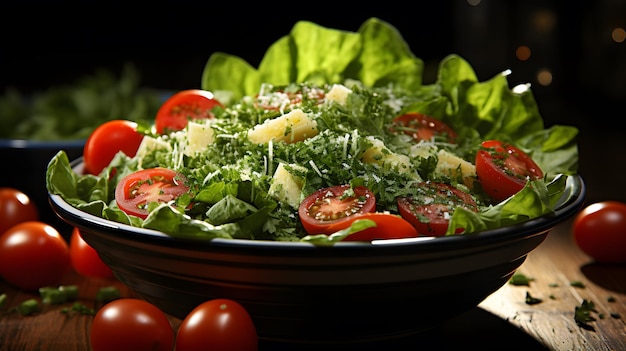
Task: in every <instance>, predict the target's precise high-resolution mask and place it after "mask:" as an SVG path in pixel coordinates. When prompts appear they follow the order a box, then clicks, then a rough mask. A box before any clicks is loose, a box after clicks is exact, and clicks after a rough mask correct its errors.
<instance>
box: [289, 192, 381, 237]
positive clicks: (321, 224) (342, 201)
mask: <svg viewBox="0 0 626 351" xmlns="http://www.w3.org/2000/svg"><path fill="white" fill-rule="evenodd" d="M375 210H376V197H375V196H374V193H372V191H371V190H369V189H368V188H366V187H364V186H358V187H355V188H352V187H351V186H350V185H335V186H331V187H328V188H323V189H319V190H318V191H316V192H314V193H313V194H311V195H309V196H308V197H307V198H306V199H304V201H302V203H301V204H300V208H299V209H298V215H299V216H300V222H302V226H303V227H304V230H306V232H307V233H309V234H329V232H328V228H329V227H330V226H331V225H334V224H336V223H339V222H344V221H347V220H348V218H349V217H350V216H353V215H355V214H358V213H367V212H374V211H375Z"/></svg>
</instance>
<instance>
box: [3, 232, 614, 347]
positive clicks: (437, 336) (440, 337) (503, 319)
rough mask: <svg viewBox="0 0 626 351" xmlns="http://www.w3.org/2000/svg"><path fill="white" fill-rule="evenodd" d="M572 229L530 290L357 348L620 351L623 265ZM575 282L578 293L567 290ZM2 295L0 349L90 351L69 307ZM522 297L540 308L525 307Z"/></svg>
mask: <svg viewBox="0 0 626 351" xmlns="http://www.w3.org/2000/svg"><path fill="white" fill-rule="evenodd" d="M570 228H571V220H570V221H569V222H565V223H563V224H561V225H559V226H557V227H556V228H555V229H553V230H552V231H551V233H550V234H549V236H548V238H547V239H546V241H545V242H543V243H542V244H541V245H540V246H539V247H538V248H537V249H535V250H534V251H533V252H531V253H530V254H529V255H528V258H527V260H526V262H525V263H524V264H523V265H522V266H521V267H520V268H519V269H518V271H517V272H518V273H521V274H524V275H525V276H527V277H529V278H531V279H533V280H532V281H531V282H530V285H529V286H523V285H512V284H506V285H505V286H503V287H502V288H501V289H499V290H498V291H497V292H495V293H494V294H492V295H491V296H489V297H488V298H487V299H485V300H484V301H483V302H482V303H481V304H480V305H479V306H478V307H476V308H474V309H472V310H470V311H467V312H465V313H463V314H461V315H459V316H457V317H455V318H454V319H452V320H450V321H449V322H446V323H445V324H444V325H442V326H441V327H438V328H435V329H433V330H432V331H431V332H429V333H425V334H424V335H416V336H415V337H411V338H410V339H406V340H398V341H394V342H391V343H387V344H385V345H372V346H371V347H369V346H367V347H366V346H363V345H360V346H359V347H356V348H355V349H358V350H363V349H377V350H380V349H387V350H398V349H400V350H402V349H409V350H418V349H424V350H431V349H437V350H463V349H480V350H525V351H528V350H607V351H609V350H616V351H617V350H626V265H600V264H596V263H594V262H593V261H592V260H591V259H590V258H589V257H587V256H586V255H585V254H583V253H582V252H581V251H580V250H579V249H578V248H577V247H576V246H575V245H574V243H573V241H572V239H571V236H570ZM573 282H580V283H582V284H584V287H575V286H571V283H573ZM62 284H76V285H78V286H79V289H80V300H79V301H81V302H83V303H84V304H85V305H87V306H94V304H95V300H94V298H95V296H96V293H97V291H98V289H100V288H101V287H105V286H111V285H114V286H117V287H119V288H120V289H121V290H120V291H121V292H122V296H132V293H131V292H129V291H128V290H127V289H126V288H125V287H124V286H123V285H122V284H121V283H119V282H118V281H115V280H102V279H85V278H82V277H80V276H78V275H77V274H74V273H72V274H68V275H67V276H66V277H65V279H64V281H63V282H62ZM1 293H5V294H6V295H7V300H6V302H5V305H4V307H3V308H2V311H1V312H0V350H11V351H15V350H24V351H27V350H28V351H29V350H63V351H73V350H90V347H89V327H90V325H91V319H92V318H93V317H91V316H89V315H73V316H68V315H66V314H63V313H62V312H61V309H62V308H63V307H68V306H70V305H71V304H70V303H67V304H64V305H48V306H45V307H44V309H43V310H42V311H41V312H40V313H39V314H37V315H33V316H21V315H19V314H17V313H10V312H9V311H8V309H10V308H11V307H12V306H15V305H17V304H19V303H20V302H21V301H24V300H26V299H29V298H38V297H39V296H38V295H37V294H32V293H31V294H29V293H26V292H23V291H19V290H17V289H15V288H13V287H11V286H9V285H8V284H6V283H5V282H2V281H0V294H1ZM527 294H530V295H531V296H532V297H534V298H539V299H541V300H542V302H541V303H538V304H532V305H530V304H527V303H526V296H527ZM583 300H589V301H592V302H593V303H594V304H595V306H596V310H597V313H592V316H593V317H595V318H596V320H595V321H593V322H591V323H589V324H590V326H592V327H593V329H594V330H588V329H584V328H581V327H579V326H578V325H577V324H576V321H575V320H574V312H575V309H576V307H577V306H580V305H581V303H582V301H583ZM613 300H614V301H613ZM419 317H420V316H416V318H419ZM421 317H423V318H428V316H421ZM400 318H402V317H400ZM170 320H171V322H172V325H173V327H174V328H177V327H178V325H179V324H180V320H178V319H176V318H171V319H170ZM302 348H303V347H298V348H294V347H290V346H285V345H271V344H269V343H264V342H261V345H260V349H261V350H273V351H275V350H300V349H302ZM314 349H319V347H318V348H314ZM323 349H326V350H327V349H329V348H328V347H324V348H323ZM341 349H342V350H346V349H349V348H348V347H345V346H344V347H341Z"/></svg>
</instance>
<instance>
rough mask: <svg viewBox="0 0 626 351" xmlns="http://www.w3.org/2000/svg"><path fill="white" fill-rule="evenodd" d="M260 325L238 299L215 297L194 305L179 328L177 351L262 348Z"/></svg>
mask: <svg viewBox="0 0 626 351" xmlns="http://www.w3.org/2000/svg"><path fill="white" fill-rule="evenodd" d="M258 343H259V341H258V335H257V331H256V327H255V325H254V322H253V321H252V318H251V317H250V315H249V314H248V311H247V310H246V309H245V308H244V307H243V306H242V305H241V304H239V303H238V302H236V301H233V300H229V299H213V300H209V301H206V302H203V303H201V304H200V305H198V306H197V307H196V308H194V309H193V310H192V311H191V312H190V313H189V314H188V315H187V317H185V319H184V320H183V321H182V323H181V324H180V326H179V327H178V332H177V333H176V347H175V350H176V351H195V350H237V351H256V350H258Z"/></svg>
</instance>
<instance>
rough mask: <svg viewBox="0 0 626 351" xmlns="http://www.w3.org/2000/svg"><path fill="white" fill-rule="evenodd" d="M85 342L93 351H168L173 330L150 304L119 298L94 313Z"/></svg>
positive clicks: (170, 348)
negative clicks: (87, 338) (87, 341)
mask: <svg viewBox="0 0 626 351" xmlns="http://www.w3.org/2000/svg"><path fill="white" fill-rule="evenodd" d="M89 342H90V344H91V349H92V350H93V351H111V350H113V351H171V350H172V346H173V345H174V329H173V328H172V326H171V324H170V322H169V320H168V319H167V316H166V315H165V313H163V312H162V311H161V310H160V309H158V308H157V307H156V306H154V305H153V304H151V303H149V302H147V301H144V300H140V299H134V298H122V299H118V300H113V301H111V302H109V303H107V304H106V305H104V306H102V307H101V308H100V309H99V310H98V312H97V313H96V315H95V316H94V318H93V322H92V323H91V330H90V339H89Z"/></svg>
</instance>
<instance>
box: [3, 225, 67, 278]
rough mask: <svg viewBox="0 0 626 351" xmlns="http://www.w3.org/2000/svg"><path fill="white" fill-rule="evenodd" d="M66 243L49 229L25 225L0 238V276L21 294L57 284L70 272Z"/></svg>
mask: <svg viewBox="0 0 626 351" xmlns="http://www.w3.org/2000/svg"><path fill="white" fill-rule="evenodd" d="M70 267H71V263H70V253H69V247H68V245H67V242H66V241H65V239H63V237H62V236H61V234H59V232H58V231H57V230H56V229H55V228H54V227H52V226H50V225H48V224H46V223H43V222H39V221H28V222H22V223H20V224H17V225H14V226H13V227H11V228H9V230H7V231H6V232H4V234H3V235H2V236H0V276H2V277H3V278H4V279H5V280H6V281H7V282H8V283H9V284H12V285H15V286H17V287H19V288H21V289H24V290H37V289H39V288H41V287H44V286H48V285H54V284H57V283H58V282H59V281H60V280H61V278H62V277H63V275H64V274H65V273H67V272H68V271H69V270H70Z"/></svg>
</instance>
